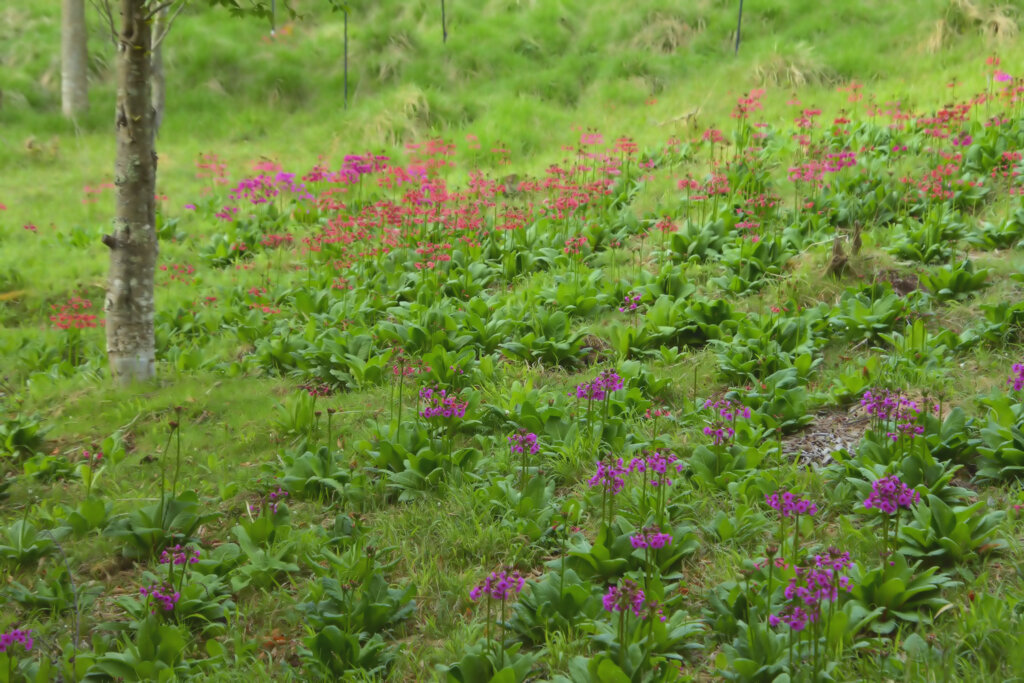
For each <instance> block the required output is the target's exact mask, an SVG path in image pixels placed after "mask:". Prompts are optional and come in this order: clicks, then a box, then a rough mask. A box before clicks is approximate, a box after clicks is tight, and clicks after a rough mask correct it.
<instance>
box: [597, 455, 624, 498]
mask: <svg viewBox="0 0 1024 683" xmlns="http://www.w3.org/2000/svg"><path fill="white" fill-rule="evenodd" d="M629 471H630V469H629V467H627V466H626V464H625V463H624V462H623V461H622V458H619V459H618V460H611V459H610V458H609V459H608V460H607V461H603V460H598V461H597V472H595V473H594V476H592V477H591V478H590V479H588V480H587V484H589V485H590V486H591V488H593V487H594V486H604V487H605V489H607V490H608V491H609V492H610V493H612V495H614V494H616V493H618V492H619V491H621V490H622V487H623V486H625V485H626V480H625V479H624V478H623V475H626V474H629Z"/></svg>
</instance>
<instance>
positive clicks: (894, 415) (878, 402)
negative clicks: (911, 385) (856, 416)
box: [860, 389, 939, 441]
mask: <svg viewBox="0 0 1024 683" xmlns="http://www.w3.org/2000/svg"><path fill="white" fill-rule="evenodd" d="M860 404H861V406H862V407H863V408H864V411H865V412H866V413H867V414H868V415H870V416H871V417H873V418H874V419H875V420H876V421H878V422H879V423H882V422H892V424H893V429H892V430H890V431H887V432H886V436H888V437H889V438H890V439H892V440H893V441H896V440H897V439H899V438H900V436H904V435H905V436H908V437H910V438H913V437H915V436H919V435H921V434H924V425H922V424H919V423H918V418H919V417H920V416H921V413H922V411H923V406H921V405H920V404H919V403H918V402H917V401H914V400H911V399H909V398H907V397H905V396H900V395H899V394H894V393H892V392H890V391H889V390H888V389H883V390H881V391H874V392H872V391H865V392H864V396H863V397H862V398H861V399H860ZM932 410H933V411H935V412H938V410H939V406H938V405H934V406H932Z"/></svg>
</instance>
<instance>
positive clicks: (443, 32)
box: [441, 0, 448, 43]
mask: <svg viewBox="0 0 1024 683" xmlns="http://www.w3.org/2000/svg"><path fill="white" fill-rule="evenodd" d="M441 42H442V43H447V42H448V23H447V21H446V20H445V16H444V0H441Z"/></svg>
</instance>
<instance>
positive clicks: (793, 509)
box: [764, 491, 818, 517]
mask: <svg viewBox="0 0 1024 683" xmlns="http://www.w3.org/2000/svg"><path fill="white" fill-rule="evenodd" d="M764 500H765V502H766V503H768V506H769V507H771V508H772V509H773V510H777V511H778V512H779V514H780V515H782V516H783V517H792V516H794V515H812V516H813V515H816V514H818V506H817V504H816V503H812V502H811V501H809V500H807V499H806V498H797V497H796V496H794V495H793V493H792V492H791V491H785V492H783V493H782V495H779V492H778V491H776V492H775V493H772V494H768V493H766V494H765V495H764Z"/></svg>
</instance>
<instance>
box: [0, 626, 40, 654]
mask: <svg viewBox="0 0 1024 683" xmlns="http://www.w3.org/2000/svg"><path fill="white" fill-rule="evenodd" d="M15 644H18V645H21V646H22V647H23V648H25V652H30V651H31V650H32V644H33V641H32V631H31V630H30V629H17V628H16V629H12V630H10V631H8V632H7V633H0V653H3V652H7V651H8V650H10V649H11V648H12V647H14V645H15Z"/></svg>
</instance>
